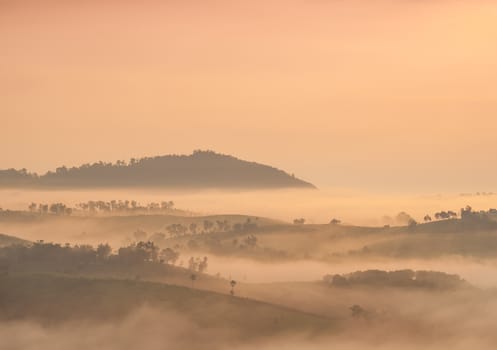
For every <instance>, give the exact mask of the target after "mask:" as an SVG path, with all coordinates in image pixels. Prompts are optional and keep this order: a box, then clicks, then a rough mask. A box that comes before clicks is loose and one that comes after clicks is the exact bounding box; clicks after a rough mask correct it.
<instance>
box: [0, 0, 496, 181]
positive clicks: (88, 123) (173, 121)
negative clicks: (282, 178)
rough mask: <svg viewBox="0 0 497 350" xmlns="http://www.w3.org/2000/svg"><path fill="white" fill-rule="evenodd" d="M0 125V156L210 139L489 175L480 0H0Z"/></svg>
mask: <svg viewBox="0 0 497 350" xmlns="http://www.w3.org/2000/svg"><path fill="white" fill-rule="evenodd" d="M83 3H84V4H83ZM0 122H1V124H0V147H1V149H2V151H1V152H0V168H8V167H16V168H20V167H26V168H28V169H32V170H35V171H45V170H47V169H49V168H53V167H55V166H59V165H62V164H65V165H78V164H80V163H83V162H92V161H96V160H105V161H111V160H112V161H113V160H116V159H129V158H130V157H137V156H146V155H160V154H168V153H190V152H191V151H192V150H193V149H197V148H202V149H207V148H209V149H213V150H216V151H219V152H223V153H230V154H233V155H236V156H239V157H241V158H244V159H248V160H255V161H258V162H263V163H268V164H272V165H275V166H277V167H280V168H283V169H285V170H287V171H289V172H294V173H295V174H296V175H297V176H300V177H302V178H304V179H306V180H309V181H311V182H313V183H315V184H316V185H318V186H336V187H341V186H343V187H370V188H385V189H389V188H392V189H406V190H413V189H414V190H417V189H419V188H423V189H430V190H431V189H437V188H440V189H450V190H455V191H464V190H483V191H485V190H497V161H496V160H497V157H496V155H495V154H496V150H497V137H496V133H497V2H495V1H491V0H488V1H484V0H465V1H462V0H461V1H451V0H390V1H388V0H361V1H356V0H329V1H326V0H307V1H305V0H300V1H291V0H285V1H272V0H269V1H211V0H202V1H200V0H199V1H179V0H178V1H172V0H171V1H130V0H128V1H124V0H120V1H117V0H114V1H113V0H106V1H97V0H94V1H93V0H89V1H76V0H65V1H62V0H46V1H35V0H32V1H26V0H0Z"/></svg>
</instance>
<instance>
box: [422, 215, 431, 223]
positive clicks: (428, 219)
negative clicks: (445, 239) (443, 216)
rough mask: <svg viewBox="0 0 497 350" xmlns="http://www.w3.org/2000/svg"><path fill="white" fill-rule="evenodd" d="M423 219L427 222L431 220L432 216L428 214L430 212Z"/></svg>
mask: <svg viewBox="0 0 497 350" xmlns="http://www.w3.org/2000/svg"><path fill="white" fill-rule="evenodd" d="M423 220H424V221H425V222H429V221H431V216H430V215H428V214H426V215H425V217H424V218H423Z"/></svg>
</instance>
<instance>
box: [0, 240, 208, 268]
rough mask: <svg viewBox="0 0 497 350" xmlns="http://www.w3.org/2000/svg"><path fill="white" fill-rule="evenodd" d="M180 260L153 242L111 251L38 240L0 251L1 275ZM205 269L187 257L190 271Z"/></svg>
mask: <svg viewBox="0 0 497 350" xmlns="http://www.w3.org/2000/svg"><path fill="white" fill-rule="evenodd" d="M179 257H180V253H179V251H177V250H175V249H173V248H164V249H161V248H159V247H158V246H157V245H156V244H154V242H151V241H146V242H142V241H140V242H135V243H132V244H130V245H128V246H125V247H121V248H119V249H117V250H116V251H113V249H112V247H111V246H110V245H108V244H99V245H98V246H97V247H93V246H92V245H86V244H85V245H74V246H71V245H70V244H65V245H61V244H57V243H45V242H44V241H38V242H35V243H32V244H15V245H9V246H5V247H1V248H0V270H3V271H4V272H6V271H8V270H9V269H10V268H13V267H15V266H16V265H22V264H35V265H40V264H41V265H44V264H45V265H46V264H48V265H53V266H58V267H60V266H63V267H64V268H66V269H74V268H78V267H84V266H87V265H98V264H101V265H103V264H112V265H121V266H123V267H124V268H126V266H130V265H140V264H167V265H175V264H176V263H177V261H178V259H179ZM181 265H183V263H181ZM207 266H208V260H207V257H204V258H203V259H201V258H198V257H197V258H194V257H191V258H190V260H189V262H188V268H189V269H190V270H191V271H192V272H200V273H202V272H205V271H206V269H207Z"/></svg>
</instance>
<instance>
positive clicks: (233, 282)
mask: <svg viewBox="0 0 497 350" xmlns="http://www.w3.org/2000/svg"><path fill="white" fill-rule="evenodd" d="M230 286H231V290H230V294H231V295H233V296H234V295H235V286H236V281H235V280H231V281H230Z"/></svg>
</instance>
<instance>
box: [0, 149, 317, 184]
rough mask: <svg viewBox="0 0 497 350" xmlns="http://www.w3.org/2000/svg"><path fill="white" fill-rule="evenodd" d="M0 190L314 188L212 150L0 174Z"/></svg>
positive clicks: (272, 168)
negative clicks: (42, 172)
mask: <svg viewBox="0 0 497 350" xmlns="http://www.w3.org/2000/svg"><path fill="white" fill-rule="evenodd" d="M0 187H69V188H79V187H164V188H219V189H223V188H232V189H234V188H241V189H243V188H244V189H256V188H315V186H314V185H313V184H311V183H309V182H305V181H303V180H300V179H298V178H296V177H295V176H293V175H290V174H288V173H286V172H284V171H282V170H279V169H276V168H274V167H271V166H268V165H263V164H259V163H255V162H247V161H244V160H241V159H238V158H235V157H233V156H229V155H224V154H219V153H215V152H213V151H195V152H193V154H191V155H167V156H159V157H147V158H141V159H131V160H130V161H129V162H124V161H117V162H116V163H114V164H113V163H104V162H98V163H94V164H83V165H81V166H80V167H73V168H66V167H65V166H63V167H60V168H57V169H56V170H55V171H49V172H47V173H46V174H44V175H37V174H35V173H29V172H28V171H27V170H26V169H21V170H15V169H8V170H0Z"/></svg>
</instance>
